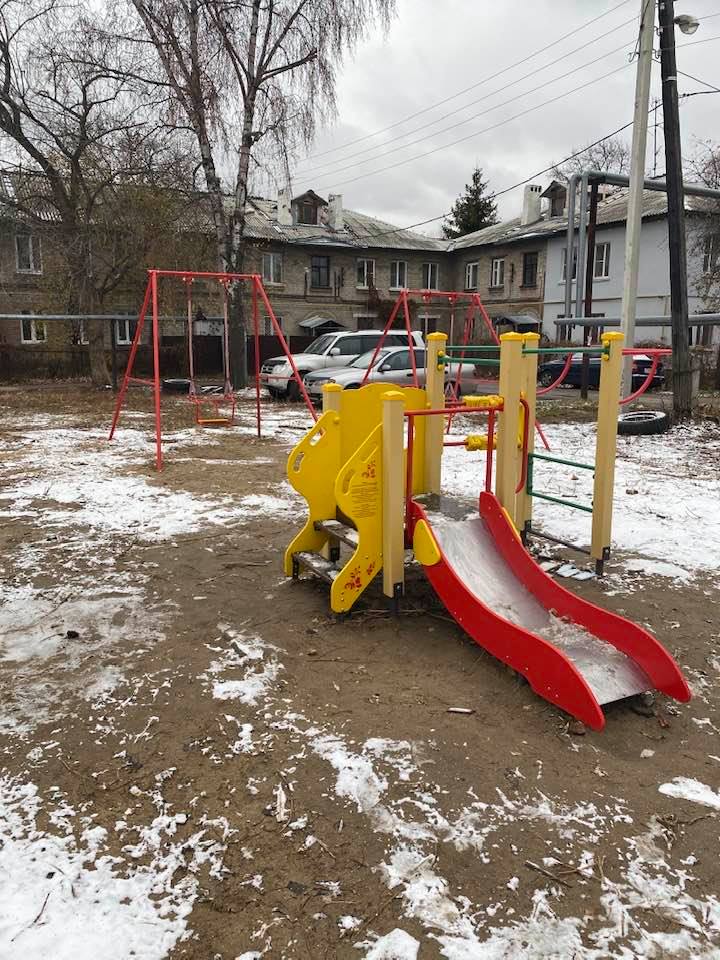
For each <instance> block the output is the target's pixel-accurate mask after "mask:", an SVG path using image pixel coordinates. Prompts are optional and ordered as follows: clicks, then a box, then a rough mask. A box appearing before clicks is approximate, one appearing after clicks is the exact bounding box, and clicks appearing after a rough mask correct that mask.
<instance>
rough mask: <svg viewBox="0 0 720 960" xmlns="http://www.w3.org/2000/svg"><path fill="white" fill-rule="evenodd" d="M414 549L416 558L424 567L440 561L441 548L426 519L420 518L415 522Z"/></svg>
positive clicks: (432, 565)
mask: <svg viewBox="0 0 720 960" xmlns="http://www.w3.org/2000/svg"><path fill="white" fill-rule="evenodd" d="M413 551H414V553H415V559H416V560H417V561H418V562H419V563H421V564H422V565H423V566H424V567H434V566H435V564H436V563H440V559H441V554H440V548H439V547H438V545H437V543H436V542H435V537H434V536H433V535H432V532H431V530H430V528H429V527H428V525H427V524H426V523H425V521H424V520H418V522H417V523H416V524H415V531H414V533H413Z"/></svg>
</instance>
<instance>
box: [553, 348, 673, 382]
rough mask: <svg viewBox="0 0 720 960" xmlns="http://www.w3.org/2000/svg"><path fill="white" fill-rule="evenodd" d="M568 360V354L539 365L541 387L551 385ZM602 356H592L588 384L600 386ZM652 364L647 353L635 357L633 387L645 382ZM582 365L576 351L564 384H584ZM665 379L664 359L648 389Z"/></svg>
mask: <svg viewBox="0 0 720 960" xmlns="http://www.w3.org/2000/svg"><path fill="white" fill-rule="evenodd" d="M566 360H567V355H566V356H557V357H556V358H555V359H554V360H548V362H547V363H542V364H540V366H539V367H538V383H539V384H540V386H541V387H549V386H550V384H551V383H553V382H554V381H555V380H557V378H558V377H559V376H560V374H561V373H562V371H563V368H564V366H565V362H566ZM601 362H602V361H601V359H600V357H592V356H591V357H590V362H589V367H588V386H590V387H594V388H595V389H597V388H598V387H599V386H600V364H601ZM651 366H652V358H651V357H648V356H647V355H646V354H644V353H641V354H638V356H636V357H633V374H632V388H633V390H637V389H638V388H639V387H641V386H642V385H643V383H645V380H646V379H647V375H648V373H649V372H650V367H651ZM582 367H583V355H582V354H581V353H574V354H573V357H572V362H571V364H570V369H569V370H568V374H567V377H565V379H564V380H563V384H567V385H568V386H570V387H579V386H581V385H582ZM664 381H665V376H664V374H663V366H662V361H660V362H659V363H658V365H657V369H656V371H655V375H654V376H653V378H652V381H651V382H650V384H649V386H648V389H649V390H652V389H653V388H654V387H661V386H662V385H663V383H664Z"/></svg>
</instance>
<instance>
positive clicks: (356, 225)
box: [246, 197, 448, 253]
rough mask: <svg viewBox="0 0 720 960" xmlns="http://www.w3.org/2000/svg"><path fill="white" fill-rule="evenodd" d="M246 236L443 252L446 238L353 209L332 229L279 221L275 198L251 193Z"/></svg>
mask: <svg viewBox="0 0 720 960" xmlns="http://www.w3.org/2000/svg"><path fill="white" fill-rule="evenodd" d="M246 236H248V237H250V238H251V239H255V240H276V241H278V242H280V243H283V242H284V243H302V244H307V245H317V246H334V247H351V248H353V249H358V248H359V249H365V248H375V249H384V250H418V251H431V252H435V251H437V252H439V253H442V252H444V251H446V250H447V249H448V241H447V240H439V239H435V238H433V237H426V236H425V235H424V234H422V233H415V232H414V231H412V230H404V229H402V228H401V227H396V226H395V225H394V224H392V223H386V222H385V221H384V220H378V219H377V218H375V217H369V216H367V215H366V214H364V213H358V212H357V211H356V210H347V209H346V210H343V229H342V230H334V229H333V228H332V227H330V226H328V225H326V224H323V225H318V226H315V225H313V224H307V223H297V224H281V223H278V221H277V204H276V203H275V201H274V200H265V199H262V198H259V197H252V198H251V199H250V202H249V207H248V217H247V224H246Z"/></svg>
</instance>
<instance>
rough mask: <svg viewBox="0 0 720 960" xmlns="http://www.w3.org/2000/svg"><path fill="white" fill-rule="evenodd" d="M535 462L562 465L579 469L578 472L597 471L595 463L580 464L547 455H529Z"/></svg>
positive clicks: (575, 461)
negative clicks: (540, 461) (542, 461)
mask: <svg viewBox="0 0 720 960" xmlns="http://www.w3.org/2000/svg"><path fill="white" fill-rule="evenodd" d="M528 457H532V458H533V460H549V461H550V463H562V464H564V465H565V466H566V467H577V468H578V470H593V471H594V470H595V464H594V463H578V461H577V460H563V458H562V457H551V456H550V455H549V454H547V453H528Z"/></svg>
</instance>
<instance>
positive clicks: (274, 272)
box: [262, 253, 283, 286]
mask: <svg viewBox="0 0 720 960" xmlns="http://www.w3.org/2000/svg"><path fill="white" fill-rule="evenodd" d="M262 280H263V283H264V284H266V285H267V286H277V285H278V284H281V283H282V282H283V262H282V254H281V253H264V254H263V255H262Z"/></svg>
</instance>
